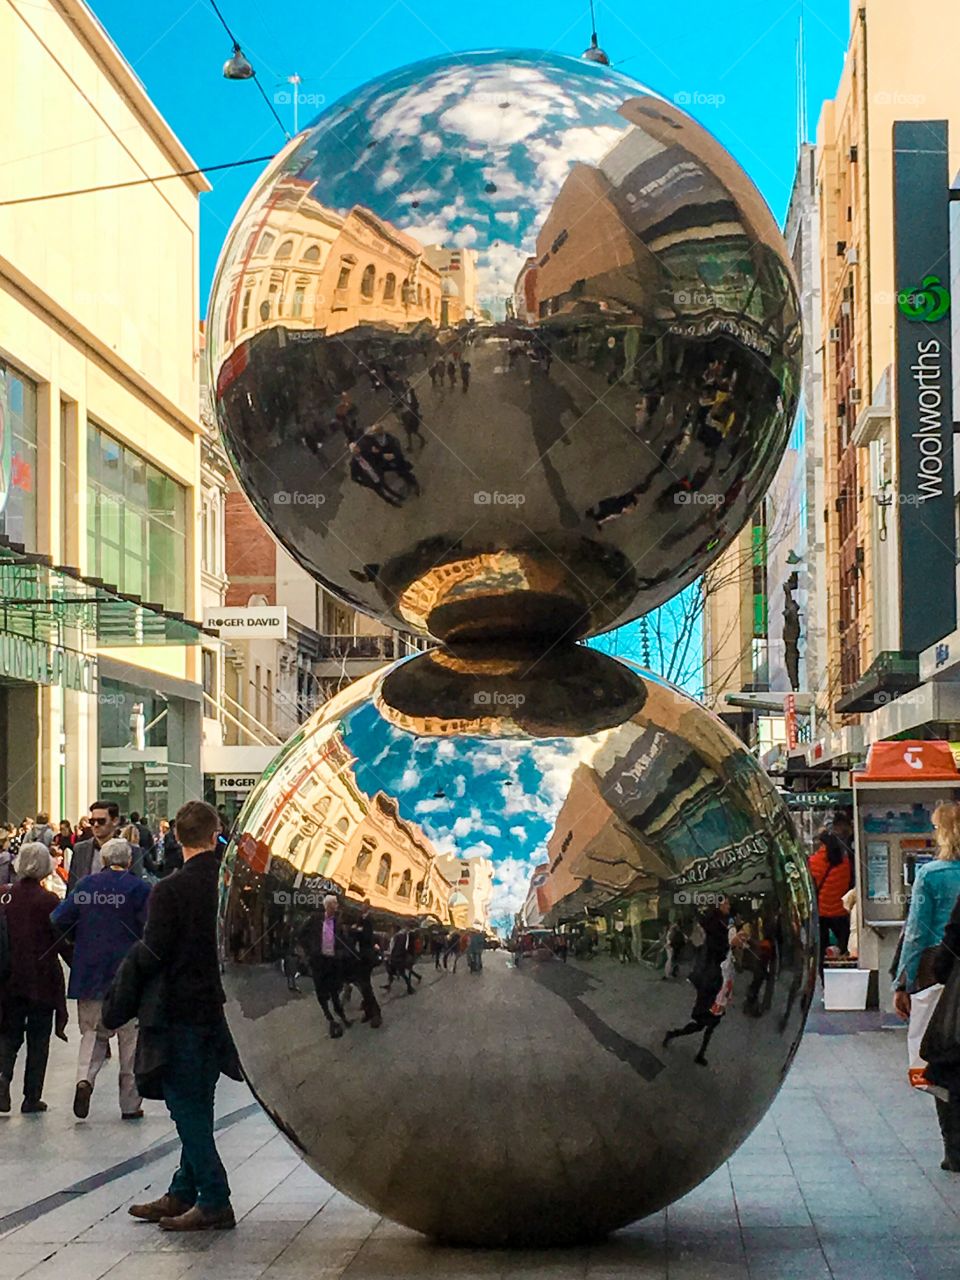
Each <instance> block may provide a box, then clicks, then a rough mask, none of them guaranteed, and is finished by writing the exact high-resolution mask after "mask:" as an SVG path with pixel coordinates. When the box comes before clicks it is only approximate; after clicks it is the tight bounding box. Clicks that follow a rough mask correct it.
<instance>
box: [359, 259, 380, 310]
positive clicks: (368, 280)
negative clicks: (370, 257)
mask: <svg viewBox="0 0 960 1280" xmlns="http://www.w3.org/2000/svg"><path fill="white" fill-rule="evenodd" d="M376 283H377V269H376V267H375V266H374V265H373V263H372V262H371V263H370V264H369V265H368V266H366V267H364V269H363V275H362V276H361V278H360V296H361V298H366V299H368V300H369V301H372V300H373V290H374V286H375V285H376Z"/></svg>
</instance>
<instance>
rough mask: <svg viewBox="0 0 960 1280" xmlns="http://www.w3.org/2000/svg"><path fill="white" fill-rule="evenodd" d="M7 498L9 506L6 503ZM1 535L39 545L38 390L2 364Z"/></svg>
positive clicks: (0, 402) (0, 440)
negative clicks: (4, 500) (4, 498)
mask: <svg viewBox="0 0 960 1280" xmlns="http://www.w3.org/2000/svg"><path fill="white" fill-rule="evenodd" d="M8 451H9V452H8ZM4 494H6V502H3V497H4ZM0 533H2V534H4V535H6V537H8V538H9V539H10V540H11V541H12V542H22V543H23V544H24V546H25V547H26V548H27V550H33V549H34V548H35V547H36V545H37V387H36V383H34V382H31V381H30V379H29V378H27V377H25V376H24V374H22V373H18V372H17V371H16V370H15V369H12V368H11V367H10V366H9V365H6V364H4V363H3V361H0Z"/></svg>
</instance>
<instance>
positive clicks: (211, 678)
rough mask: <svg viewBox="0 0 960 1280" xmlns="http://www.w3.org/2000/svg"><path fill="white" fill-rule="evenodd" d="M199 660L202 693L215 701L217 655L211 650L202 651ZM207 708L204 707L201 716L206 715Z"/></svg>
mask: <svg viewBox="0 0 960 1280" xmlns="http://www.w3.org/2000/svg"><path fill="white" fill-rule="evenodd" d="M201 660H202V663H203V692H204V693H205V694H207V696H208V697H210V698H213V699H214V701H216V697H217V655H216V654H215V653H214V651H213V650H212V649H204V650H203V651H202V655H201ZM208 711H209V708H208V707H204V711H203V714H204V715H207V714H208Z"/></svg>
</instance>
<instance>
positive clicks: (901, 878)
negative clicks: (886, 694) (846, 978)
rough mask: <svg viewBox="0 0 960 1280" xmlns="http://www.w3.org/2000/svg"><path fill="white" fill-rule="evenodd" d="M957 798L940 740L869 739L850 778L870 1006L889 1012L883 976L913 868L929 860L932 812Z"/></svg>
mask: <svg viewBox="0 0 960 1280" xmlns="http://www.w3.org/2000/svg"><path fill="white" fill-rule="evenodd" d="M957 799H960V771H958V769H957V765H956V762H955V760H954V757H953V752H952V751H951V749H950V744H949V743H947V742H875V743H874V744H873V745H872V746H871V748H870V751H869V753H868V755H867V767H866V769H865V770H864V771H863V772H862V773H855V774H854V775H853V805H854V824H855V854H856V864H857V875H856V886H857V903H856V907H855V912H856V924H857V933H858V934H859V961H858V964H859V969H860V970H861V972H864V971H866V972H865V974H864V977H863V980H862V990H863V992H864V995H865V996H866V995H867V990H868V987H869V997H868V999H867V1003H869V1004H870V1005H871V1006H872V1007H877V1005H878V1004H879V1007H880V1008H881V1009H885V1010H890V1009H892V1008H893V995H892V992H891V976H890V972H889V971H890V966H891V965H892V963H893V958H894V954H895V952H896V949H897V943H898V942H899V940H900V933H901V930H902V928H903V924H904V922H905V920H906V918H907V912H908V911H909V908H910V894H911V892H912V889H913V883H914V880H915V879H916V874H917V868H918V867H919V866H921V865H922V864H923V863H924V862H928V861H929V860H930V859H931V858H933V857H935V856H936V841H935V838H934V830H933V811H934V809H935V808H936V807H937V805H938V804H939V803H940V802H941V801H942V800H957ZM848 1007H853V1006H852V1005H851V1006H848ZM857 1007H860V1008H863V1007H864V1006H863V1005H857Z"/></svg>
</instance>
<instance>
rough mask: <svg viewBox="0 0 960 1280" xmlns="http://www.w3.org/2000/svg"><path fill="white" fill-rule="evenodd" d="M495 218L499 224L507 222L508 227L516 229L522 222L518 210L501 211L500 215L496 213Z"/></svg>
mask: <svg viewBox="0 0 960 1280" xmlns="http://www.w3.org/2000/svg"><path fill="white" fill-rule="evenodd" d="M493 216H494V218H495V219H496V220H497V222H505V223H506V224H507V226H508V227H515V226H517V225H518V224H519V222H520V215H519V213H517V211H516V209H501V210H500V212H499V213H495V214H494V215H493Z"/></svg>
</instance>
